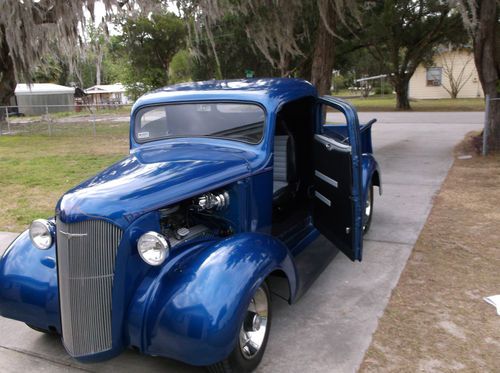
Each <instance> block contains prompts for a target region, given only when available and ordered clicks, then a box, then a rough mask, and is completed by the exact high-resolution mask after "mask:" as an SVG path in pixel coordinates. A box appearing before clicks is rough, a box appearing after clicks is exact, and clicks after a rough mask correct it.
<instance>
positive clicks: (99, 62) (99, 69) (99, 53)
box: [95, 46, 103, 85]
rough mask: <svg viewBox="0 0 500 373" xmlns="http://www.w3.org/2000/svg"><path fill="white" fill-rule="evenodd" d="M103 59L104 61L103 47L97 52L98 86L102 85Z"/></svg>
mask: <svg viewBox="0 0 500 373" xmlns="http://www.w3.org/2000/svg"><path fill="white" fill-rule="evenodd" d="M102 59H103V51H102V47H101V46H99V50H98V52H97V58H96V63H95V84H96V85H101V66H102Z"/></svg>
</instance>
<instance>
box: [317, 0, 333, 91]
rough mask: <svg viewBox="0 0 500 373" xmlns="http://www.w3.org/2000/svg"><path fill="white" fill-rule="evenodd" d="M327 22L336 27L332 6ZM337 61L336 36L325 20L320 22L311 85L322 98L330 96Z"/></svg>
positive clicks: (329, 9) (326, 17)
mask: <svg viewBox="0 0 500 373" xmlns="http://www.w3.org/2000/svg"><path fill="white" fill-rule="evenodd" d="M326 9H327V11H326V14H325V18H324V19H325V20H328V21H329V22H330V26H331V27H332V26H334V25H335V12H334V10H333V8H332V6H331V5H329V6H328V7H327V8H326ZM334 61H335V36H334V35H332V33H331V32H330V31H329V30H328V28H327V25H325V22H324V21H323V20H321V19H320V20H319V23H318V30H317V32H316V40H315V41H314V51H313V56H312V65H311V83H312V84H314V85H315V86H316V88H317V89H318V94H319V95H320V96H322V95H327V94H330V93H331V92H330V87H331V84H332V71H333V64H334Z"/></svg>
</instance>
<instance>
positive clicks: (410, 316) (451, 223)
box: [360, 136, 500, 372]
mask: <svg viewBox="0 0 500 373" xmlns="http://www.w3.org/2000/svg"><path fill="white" fill-rule="evenodd" d="M472 138H473V136H469V140H470V139H472ZM464 154H471V155H473V157H472V158H469V159H463V160H459V159H458V156H459V155H464ZM456 156H457V160H456V161H455V163H454V165H453V167H452V168H451V170H450V172H449V174H448V176H447V178H446V181H445V182H444V184H443V186H442V188H441V191H440V192H439V194H438V196H437V197H436V198H435V203H434V207H433V209H432V211H431V214H430V216H429V218H428V220H427V223H426V225H425V227H424V229H423V231H422V233H421V235H420V237H419V239H418V241H417V243H416V245H415V248H414V249H413V253H412V255H411V257H410V259H409V261H408V263H407V265H406V268H405V270H404V271H403V273H402V275H401V278H400V281H399V283H398V285H397V287H396V288H395V289H394V290H393V293H392V296H391V299H390V301H389V304H388V306H387V308H386V310H385V313H384V315H383V316H382V318H381V319H380V322H379V326H378V329H377V331H376V332H375V334H374V336H373V340H372V343H371V346H370V347H369V349H368V351H367V353H366V355H365V358H364V361H363V363H362V365H361V368H360V372H374V371H375V372H417V371H418V372H455V371H463V372H498V371H500V317H499V316H497V314H496V312H495V308H494V307H492V306H491V305H489V304H487V303H486V302H484V300H483V297H485V296H489V295H494V294H500V154H497V155H491V156H488V157H481V156H479V155H477V154H475V153H474V151H473V146H469V145H467V146H460V147H458V148H457V154H456Z"/></svg>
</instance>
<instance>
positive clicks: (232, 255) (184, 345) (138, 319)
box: [129, 233, 297, 365]
mask: <svg viewBox="0 0 500 373" xmlns="http://www.w3.org/2000/svg"><path fill="white" fill-rule="evenodd" d="M277 269H279V270H281V271H283V272H284V273H285V274H286V275H287V277H288V280H289V285H290V293H291V294H292V296H293V295H294V294H295V292H296V284H297V281H296V273H295V267H294V264H293V261H292V259H291V256H290V253H289V251H288V249H287V248H286V247H285V246H284V245H283V244H282V243H281V242H280V241H278V240H276V239H275V238H273V237H271V236H267V235H262V234H257V233H244V234H239V235H236V236H232V237H230V238H227V239H224V240H221V241H218V242H217V243H215V244H213V242H212V244H209V245H207V246H205V247H200V246H196V247H193V248H192V249H191V250H187V251H186V252H184V253H183V254H181V255H179V256H178V257H176V258H173V259H171V260H170V261H169V262H168V264H167V265H165V266H164V267H163V268H161V270H160V271H158V272H154V273H155V274H156V276H155V277H153V276H148V277H147V278H146V280H145V281H144V282H143V284H142V285H141V286H140V287H139V289H138V291H137V293H136V295H135V297H134V299H133V301H132V304H131V307H130V311H129V315H130V318H129V335H130V344H131V345H133V346H137V347H139V348H140V349H141V350H142V351H143V352H144V353H147V354H150V355H160V356H165V357H169V358H173V359H176V360H181V361H184V362H186V363H189V364H193V365H210V364H213V363H215V362H217V361H220V360H223V359H224V358H226V357H227V356H228V355H229V353H230V352H231V350H232V349H233V348H234V346H235V343H236V338H237V336H238V333H239V328H240V325H241V323H242V322H243V318H244V315H245V313H246V308H247V306H248V303H249V302H250V299H251V297H252V295H253V293H254V292H255V290H256V289H257V287H258V286H259V285H260V284H261V283H262V282H263V281H264V280H265V279H266V277H267V276H268V275H269V274H270V273H271V272H273V271H275V270H277Z"/></svg>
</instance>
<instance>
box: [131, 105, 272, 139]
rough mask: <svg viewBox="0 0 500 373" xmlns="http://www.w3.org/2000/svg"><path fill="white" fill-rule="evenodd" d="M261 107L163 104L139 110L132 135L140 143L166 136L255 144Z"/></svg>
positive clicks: (259, 133)
mask: <svg viewBox="0 0 500 373" xmlns="http://www.w3.org/2000/svg"><path fill="white" fill-rule="evenodd" d="M264 120H265V113H264V110H263V109H262V108H261V107H260V106H258V105H256V104H247V103H207V102H203V103H189V104H166V105H162V106H152V107H147V108H144V109H141V110H139V112H138V113H137V115H136V119H135V127H134V134H135V139H136V140H137V142H140V143H144V142H148V141H153V140H157V139H163V138H168V137H200V136H207V137H219V138H228V139H234V140H239V141H245V142H249V143H251V144H257V143H259V142H260V140H261V139H262V136H263V133H264Z"/></svg>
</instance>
